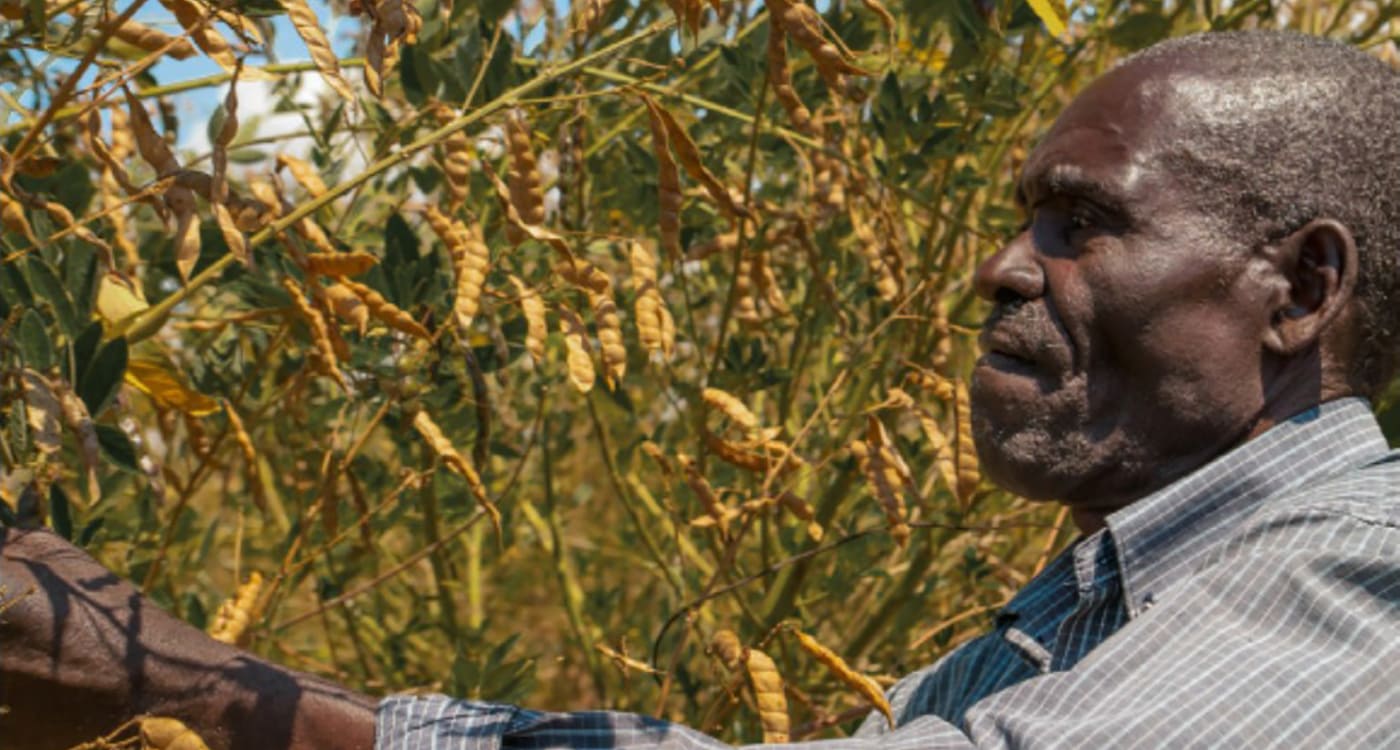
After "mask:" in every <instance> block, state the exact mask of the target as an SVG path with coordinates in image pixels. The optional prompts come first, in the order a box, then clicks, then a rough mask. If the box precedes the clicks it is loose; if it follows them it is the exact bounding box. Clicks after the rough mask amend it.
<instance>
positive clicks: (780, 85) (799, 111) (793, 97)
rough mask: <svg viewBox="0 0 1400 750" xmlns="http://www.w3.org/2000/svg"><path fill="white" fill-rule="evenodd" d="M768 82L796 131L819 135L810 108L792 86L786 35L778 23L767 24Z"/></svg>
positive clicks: (813, 135)
mask: <svg viewBox="0 0 1400 750" xmlns="http://www.w3.org/2000/svg"><path fill="white" fill-rule="evenodd" d="M768 82H769V86H771V87H772V89H773V94H774V95H775V96H776V97H777V98H778V103H779V104H780V105H782V107H783V111H784V112H787V116H788V119H789V120H792V126H793V127H794V128H796V129H797V132H799V133H802V134H803V135H806V136H809V137H813V138H816V137H819V135H820V134H819V132H818V129H817V126H816V123H815V122H813V121H812V110H810V109H808V108H807V105H806V104H804V103H803V102H802V97H800V96H798V95H797V90H796V89H794V88H793V86H792V73H791V71H789V69H788V57H787V36H786V35H785V34H784V33H783V27H782V25H781V24H778V23H770V24H769V25H768Z"/></svg>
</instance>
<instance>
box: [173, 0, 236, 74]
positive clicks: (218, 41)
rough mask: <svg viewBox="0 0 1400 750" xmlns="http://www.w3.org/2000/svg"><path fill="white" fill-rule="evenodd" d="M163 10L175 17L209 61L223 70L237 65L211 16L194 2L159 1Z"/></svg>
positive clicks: (186, 0) (231, 49) (187, 0)
mask: <svg viewBox="0 0 1400 750" xmlns="http://www.w3.org/2000/svg"><path fill="white" fill-rule="evenodd" d="M160 4H161V5H164V6H165V9H166V10H168V11H170V12H171V13H173V14H174V15H175V20H176V21H179V22H180V27H181V28H183V29H184V30H185V33H186V34H188V35H189V37H190V40H191V41H193V42H194V43H195V46H197V47H199V48H200V49H201V50H203V51H204V54H206V55H208V56H209V59H211V60H213V61H214V62H216V63H218V64H219V67H221V68H223V69H224V70H233V69H234V67H236V66H237V65H238V60H237V58H236V57H234V54H233V47H232V46H230V45H229V43H228V40H227V39H224V37H223V35H222V34H220V33H219V32H218V31H217V30H216V29H215V28H214V24H213V15H212V14H211V13H209V12H207V11H206V10H205V9H204V7H203V6H201V5H199V4H198V3H196V2H194V0H160Z"/></svg>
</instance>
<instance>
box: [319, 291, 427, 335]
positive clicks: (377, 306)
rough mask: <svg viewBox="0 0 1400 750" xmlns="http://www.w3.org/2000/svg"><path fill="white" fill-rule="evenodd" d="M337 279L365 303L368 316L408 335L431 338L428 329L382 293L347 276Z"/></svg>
mask: <svg viewBox="0 0 1400 750" xmlns="http://www.w3.org/2000/svg"><path fill="white" fill-rule="evenodd" d="M339 281H340V283H342V284H344V285H345V288H347V289H349V290H350V291H352V292H354V293H355V295H356V296H357V297H359V298H360V299H361V300H362V301H363V302H364V303H365V307H368V308H369V314H370V317H372V318H375V319H376V320H378V321H380V322H381V323H383V324H384V325H387V326H389V327H390V328H392V329H394V330H396V331H402V332H403V333H406V334H408V335H410V336H415V337H417V338H420V339H431V338H432V337H433V335H432V334H431V333H428V329H426V328H424V327H423V326H422V325H420V324H419V323H418V321H416V320H414V319H413V316H412V315H409V314H408V313H407V312H406V311H404V310H402V309H400V308H399V307H397V306H396V305H394V303H392V302H390V301H389V300H387V299H384V295H382V294H380V293H379V292H376V291H374V290H373V289H371V288H369V287H367V286H365V285H364V284H361V283H359V282H356V281H351V280H350V279H347V278H343V277H342V278H340V279H339Z"/></svg>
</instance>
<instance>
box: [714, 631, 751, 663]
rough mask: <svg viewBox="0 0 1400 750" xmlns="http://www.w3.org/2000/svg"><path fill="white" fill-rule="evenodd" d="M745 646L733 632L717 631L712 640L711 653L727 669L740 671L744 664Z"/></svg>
mask: <svg viewBox="0 0 1400 750" xmlns="http://www.w3.org/2000/svg"><path fill="white" fill-rule="evenodd" d="M745 650H746V649H745V648H744V644H743V643H742V642H740V640H739V636H737V635H735V634H734V631H732V630H717V631H715V634H714V637H713V638H711V639H710V653H711V654H714V655H715V657H716V658H718V659H719V660H720V663H721V664H723V665H724V666H725V668H726V669H729V670H735V669H738V668H739V666H740V665H741V664H743V663H744V652H745Z"/></svg>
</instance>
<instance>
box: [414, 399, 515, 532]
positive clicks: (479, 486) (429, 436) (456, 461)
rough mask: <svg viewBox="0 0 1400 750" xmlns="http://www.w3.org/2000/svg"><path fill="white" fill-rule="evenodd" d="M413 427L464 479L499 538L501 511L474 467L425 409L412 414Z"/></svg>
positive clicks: (436, 453) (438, 455)
mask: <svg viewBox="0 0 1400 750" xmlns="http://www.w3.org/2000/svg"><path fill="white" fill-rule="evenodd" d="M413 427H414V429H416V430H418V434H419V435H422V436H423V440H424V441H426V442H427V443H428V447H429V448H432V450H433V453H434V454H435V455H436V456H437V457H438V458H440V459H442V462H443V463H445V464H447V468H449V469H451V470H452V471H454V472H456V473H457V474H458V475H460V476H461V477H462V479H465V480H466V482H467V488H468V489H470V490H471V493H472V496H473V497H475V498H476V502H477V505H480V506H481V509H482V510H484V511H486V513H487V515H489V516H491V525H492V526H493V527H494V528H495V530H496V537H497V539H499V538H500V535H501V511H499V510H497V509H496V504H495V503H493V502H491V498H490V497H489V496H487V494H486V485H485V484H484V483H482V481H481V476H480V475H478V474H477V473H476V469H473V468H472V466H471V464H469V463H467V459H465V458H463V457H462V454H460V453H458V452H457V449H456V448H455V447H453V445H452V441H450V440H448V439H447V436H446V435H444V434H443V433H442V428H441V427H438V424H437V422H434V421H433V418H432V416H431V415H429V414H428V413H427V412H426V411H420V412H418V413H417V414H415V415H414V416H413Z"/></svg>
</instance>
